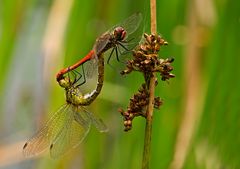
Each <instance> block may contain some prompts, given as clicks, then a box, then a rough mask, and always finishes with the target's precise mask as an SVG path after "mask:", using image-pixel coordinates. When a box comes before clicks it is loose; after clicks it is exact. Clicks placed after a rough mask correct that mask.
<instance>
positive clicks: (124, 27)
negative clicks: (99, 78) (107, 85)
mask: <svg viewBox="0 0 240 169" xmlns="http://www.w3.org/2000/svg"><path fill="white" fill-rule="evenodd" d="M141 20H142V15H141V13H135V14H133V15H132V16H130V17H128V18H127V19H126V20H124V21H123V22H121V23H120V24H117V25H116V26H114V27H113V28H111V29H110V30H108V31H107V32H105V33H103V34H102V35H101V36H100V37H98V38H97V40H96V42H95V44H94V46H93V49H92V50H91V51H90V52H89V53H88V54H87V55H86V56H85V57H84V58H82V59H80V60H79V61H78V62H77V63H75V64H73V65H72V66H69V67H67V68H64V69H62V70H60V71H59V72H58V73H57V75H56V79H57V81H59V80H61V79H62V78H63V75H64V74H66V73H68V72H70V71H72V70H74V69H76V68H77V67H79V66H80V65H82V64H83V63H85V62H87V61H89V60H92V59H96V57H98V56H100V55H101V54H103V53H105V52H106V51H108V50H109V49H112V51H111V53H110V56H109V58H108V60H107V63H109V61H110V59H111V56H112V54H113V53H114V51H115V54H116V57H117V60H118V61H119V58H118V55H119V53H120V54H122V53H121V52H120V47H121V48H123V49H124V50H126V51H129V49H128V48H127V47H126V45H127V43H128V42H129V41H130V40H128V37H129V35H130V34H132V33H133V32H135V31H136V30H137V28H138V27H139V25H140V22H141ZM95 65H97V64H95ZM84 82H85V81H84ZM84 82H83V83H84Z"/></svg>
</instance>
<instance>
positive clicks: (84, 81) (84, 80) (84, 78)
mask: <svg viewBox="0 0 240 169" xmlns="http://www.w3.org/2000/svg"><path fill="white" fill-rule="evenodd" d="M82 71H83V75H81V74H80V73H79V72H78V73H79V74H80V75H81V77H80V78H82V76H83V82H81V83H80V84H78V85H77V87H79V86H81V85H83V84H84V83H86V76H85V72H84V67H83V64H82ZM80 78H79V79H80ZM79 79H78V80H79Z"/></svg>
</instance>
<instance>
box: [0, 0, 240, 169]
mask: <svg viewBox="0 0 240 169" xmlns="http://www.w3.org/2000/svg"><path fill="white" fill-rule="evenodd" d="M56 2H57V1H48V2H47V1H41V2H40V1H35V0H28V1H24V0H16V1H8V0H2V1H1V2H0V68H1V69H0V70H1V78H0V105H1V108H0V133H1V134H0V143H1V146H0V151H1V149H3V148H4V150H5V149H6V153H8V147H10V143H11V144H15V143H18V142H20V141H23V140H26V139H27V138H29V136H31V135H32V134H33V133H34V132H35V131H36V128H39V127H40V126H41V124H42V123H43V122H44V121H46V118H44V117H45V116H47V114H48V112H54V111H55V110H57V108H58V107H60V106H61V105H62V104H63V103H64V101H65V98H64V95H63V93H64V91H62V89H61V88H59V86H58V85H57V83H56V81H55V76H54V75H55V74H56V72H57V71H58V68H61V67H66V66H68V65H70V64H72V63H74V62H76V61H77V60H78V59H80V58H82V57H83V56H84V55H85V54H87V53H88V51H89V50H90V49H91V48H92V45H93V44H94V41H95V39H96V37H97V36H99V35H100V34H101V33H103V32H104V31H106V30H107V29H108V28H110V27H111V26H112V25H114V24H116V23H118V22H119V21H121V20H123V19H125V18H126V17H128V16H130V15H131V14H132V13H134V12H137V11H140V12H142V13H143V16H144V20H143V23H142V24H143V29H144V31H147V30H149V23H150V18H149V7H148V5H149V3H148V1H145V0H140V1H137V0H133V1H129V0H115V1H110V0H105V1H104V0H90V1H68V2H73V3H72V6H71V9H70V10H69V18H68V19H67V22H66V25H65V30H64V33H63V39H61V44H62V45H61V46H60V50H59V52H58V53H57V56H54V57H52V58H46V57H44V56H46V55H45V54H46V53H44V52H46V51H45V48H44V45H45V44H44V41H45V40H46V37H45V36H46V28H47V26H48V23H49V20H50V19H49V16H50V15H51V12H52V11H53V7H54V5H56ZM66 2H67V1H66ZM212 3H213V4H212V5H213V6H212V11H213V13H214V14H215V22H211V24H206V23H207V22H205V20H204V19H203V20H201V19H200V17H199V16H200V15H201V14H202V13H204V12H205V8H203V7H199V8H197V9H198V10H195V11H196V12H197V14H198V15H197V16H196V19H197V22H198V25H197V26H198V28H199V30H200V29H202V28H203V30H205V31H203V34H201V35H202V36H201V37H202V40H203V42H204V43H202V44H201V46H200V47H199V50H198V52H199V55H198V56H199V57H200V58H199V61H200V63H199V67H200V70H199V71H200V79H201V81H200V82H201V85H200V86H201V88H200V89H199V90H200V91H201V97H202V98H203V103H200V104H201V105H199V107H200V110H202V111H201V116H200V117H198V119H196V120H197V122H198V123H196V129H195V130H194V133H193V138H192V140H191V144H190V147H189V151H188V154H187V156H186V160H185V162H184V166H183V168H186V169H188V168H189V169H192V168H194V169H198V168H199V169H205V168H206V169H208V168H211V169H214V168H231V169H235V168H236V169H237V168H240V161H239V152H240V148H239V145H240V135H239V132H238V131H239V129H240V106H239V101H240V78H239V75H240V66H239V64H240V57H239V56H240V48H239V42H238V41H239V39H240V31H239V27H240V19H239V18H240V15H239V11H240V3H239V1H236V0H232V1H223V0H222V1H221V0H220V1H216V2H212ZM198 5H199V4H198ZM189 8H194V9H196V5H195V4H194V5H193V3H190V1H176V0H175V1H166V0H165V1H163V0H161V1H157V18H158V31H159V33H160V34H162V36H163V37H164V39H165V40H167V41H168V42H169V46H167V47H163V49H162V51H160V56H162V57H164V58H166V57H169V56H174V58H175V61H174V63H173V65H174V71H173V73H174V74H175V75H176V78H175V79H172V80H170V82H169V84H168V83H167V82H162V81H159V85H158V87H157V89H156V95H159V96H160V97H161V98H162V99H163V100H164V104H163V106H162V107H161V109H160V110H156V111H155V114H154V120H153V123H154V124H153V136H152V139H153V140H152V159H151V168H153V169H155V168H156V169H165V168H168V167H169V165H170V163H171V162H172V160H173V156H174V153H175V144H176V142H177V139H176V138H177V135H178V132H179V128H180V126H181V125H182V123H181V122H182V117H183V114H184V107H185V104H186V103H185V102H186V98H185V97H186V91H187V88H186V84H187V83H188V79H187V77H185V74H184V73H185V72H184V69H185V66H186V63H185V61H186V60H185V55H186V52H185V50H186V49H187V48H188V46H189V44H188V43H187V42H186V41H185V39H186V38H187V36H188V34H190V32H191V31H193V30H189V29H188V28H187V27H188V21H189ZM56 9H57V10H59V11H57V12H56V11H55V12H56V16H58V15H59V14H61V12H62V11H61V10H62V9H65V8H64V7H61V8H56ZM199 9H200V10H199ZM57 19H60V20H61V18H58V17H55V18H54V20H55V21H56V20H57ZM34 26H35V27H34ZM36 27H37V28H36ZM179 28H183V29H179ZM58 29H59V27H58V23H57V22H56V25H55V30H56V31H57V30H58ZM179 30H180V31H179ZM181 30H182V31H181ZM183 30H185V31H183ZM148 33H149V32H148ZM52 43H53V44H55V43H56V42H54V41H53V42H52ZM50 49H51V48H50ZM49 57H51V56H50V55H49ZM48 59H50V61H49V60H48ZM51 59H52V61H51ZM113 60H115V59H113ZM61 63H63V64H61ZM111 65H113V66H114V67H116V69H115V68H111V66H109V65H106V69H105V74H106V75H105V83H104V87H103V89H102V92H101V94H100V96H99V97H98V98H97V99H96V101H95V102H94V103H93V104H92V105H91V106H90V108H89V109H90V110H91V111H92V112H94V113H96V114H97V115H98V116H99V117H101V118H102V119H103V120H104V122H105V123H106V124H107V125H108V127H109V129H110V130H109V132H108V133H107V134H102V133H99V132H97V130H96V129H94V128H92V129H91V131H90V132H89V135H88V136H87V138H86V139H85V140H84V141H83V143H82V144H81V145H80V147H78V148H76V150H74V151H73V152H72V153H69V154H67V155H66V156H65V157H63V158H62V159H60V160H55V161H53V160H51V159H49V157H48V156H47V155H46V157H42V156H41V157H39V158H37V159H32V160H29V161H35V162H34V163H31V162H29V161H25V160H24V159H22V157H21V154H18V156H17V158H18V159H16V158H15V157H12V161H11V160H10V162H9V161H8V164H6V165H5V163H3V162H2V161H1V159H0V161H1V163H0V168H1V167H3V168H4V167H6V168H7V167H10V168H39V169H40V168H51V169H53V168H58V169H60V168H61V169H64V168H87V169H92V168H98V169H99V168H103V169H113V168H114V169H120V168H126V169H135V168H140V167H141V160H142V151H143V139H144V125H145V120H144V119H141V118H139V119H137V120H135V121H134V123H133V129H132V130H131V131H129V132H127V133H126V132H124V131H123V129H124V126H123V121H122V117H121V115H120V113H119V112H118V111H117V110H118V108H119V107H123V108H126V106H127V105H128V101H129V98H130V97H131V95H132V94H133V93H135V92H136V91H137V89H138V86H140V84H141V83H142V82H143V79H142V77H141V76H139V75H138V74H137V73H136V74H135V75H133V74H131V75H130V76H127V77H122V76H120V74H119V72H120V71H119V70H120V69H121V68H122V67H123V65H122V63H118V62H115V61H113V62H112V64H111ZM57 67H58V68H57ZM46 68H47V69H46ZM45 72H47V75H49V76H46V73H45ZM46 77H47V78H46ZM158 77H159V76H158ZM186 79H187V80H186ZM199 107H195V109H196V110H197V109H199ZM19 149H21V147H19ZM19 149H18V150H19ZM11 151H12V150H11ZM3 154H4V153H3ZM15 160H16V161H15ZM6 161H7V160H6ZM6 161H4V162H6ZM4 165H5V166H4ZM209 166H210V167H209Z"/></svg>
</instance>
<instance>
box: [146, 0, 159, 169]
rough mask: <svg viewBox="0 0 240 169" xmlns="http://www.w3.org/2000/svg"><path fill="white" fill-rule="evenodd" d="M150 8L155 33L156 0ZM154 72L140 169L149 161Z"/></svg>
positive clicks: (150, 87) (151, 2)
mask: <svg viewBox="0 0 240 169" xmlns="http://www.w3.org/2000/svg"><path fill="white" fill-rule="evenodd" d="M150 10H151V33H152V34H156V32H157V23H156V0H150ZM155 79H156V75H155V73H153V74H152V76H151V77H150V80H149V84H148V87H149V104H148V107H147V111H146V115H147V118H146V126H145V137H144V149H143V159H142V169H148V168H149V163H150V154H151V153H150V151H151V137H152V116H153V109H154V93H155Z"/></svg>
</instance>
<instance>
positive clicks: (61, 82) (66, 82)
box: [58, 77, 71, 89]
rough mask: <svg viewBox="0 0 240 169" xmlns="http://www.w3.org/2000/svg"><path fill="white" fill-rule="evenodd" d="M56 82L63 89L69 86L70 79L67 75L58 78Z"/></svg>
mask: <svg viewBox="0 0 240 169" xmlns="http://www.w3.org/2000/svg"><path fill="white" fill-rule="evenodd" d="M58 83H59V85H60V86H61V87H63V88H65V89H66V88H69V87H70V86H71V81H70V79H69V78H68V77H63V78H62V79H59V81H58Z"/></svg>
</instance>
